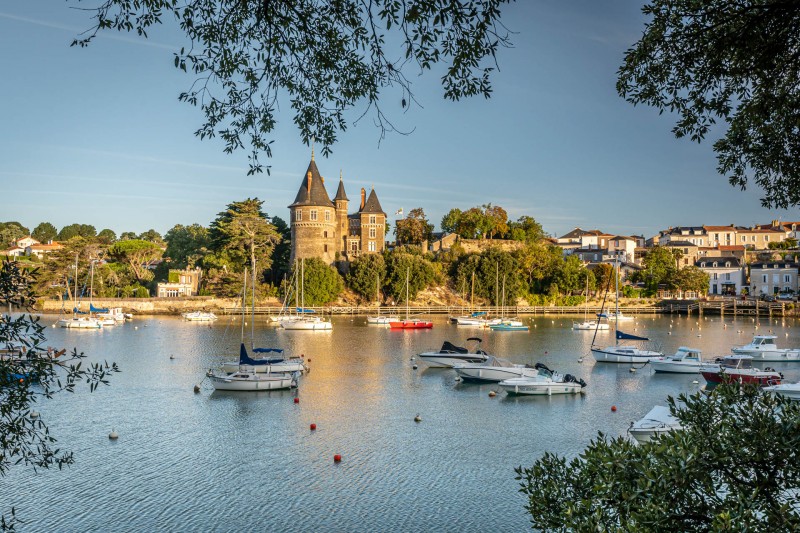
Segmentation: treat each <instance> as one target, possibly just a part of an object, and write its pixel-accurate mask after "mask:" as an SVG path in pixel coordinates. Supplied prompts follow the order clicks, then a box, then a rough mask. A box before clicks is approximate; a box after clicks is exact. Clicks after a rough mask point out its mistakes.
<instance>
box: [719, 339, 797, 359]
mask: <svg viewBox="0 0 800 533" xmlns="http://www.w3.org/2000/svg"><path fill="white" fill-rule="evenodd" d="M776 338H777V337H776V336H775V335H756V336H754V337H753V341H752V342H751V343H750V344H746V345H744V346H736V347H734V348H731V351H732V352H733V353H735V354H738V355H749V356H750V357H752V358H753V359H754V360H756V361H764V362H768V363H780V362H786V361H800V348H778V347H777V346H776V345H775V339H776Z"/></svg>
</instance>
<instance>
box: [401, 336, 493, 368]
mask: <svg viewBox="0 0 800 533" xmlns="http://www.w3.org/2000/svg"><path fill="white" fill-rule="evenodd" d="M467 342H475V343H476V344H475V348H474V351H470V350H469V349H467V348H464V347H461V346H455V345H454V344H451V343H450V342H448V341H444V344H442V347H441V348H440V349H439V351H436V352H423V353H421V354H418V355H417V357H419V358H420V359H421V360H422V361H425V362H426V363H427V364H428V366H430V367H434V368H452V367H453V365H455V364H458V363H484V362H486V361H487V360H488V359H489V354H487V353H486V352H484V351H483V350H479V349H478V346H479V345H480V343H481V342H482V339H479V338H477V337H470V338H469V339H467Z"/></svg>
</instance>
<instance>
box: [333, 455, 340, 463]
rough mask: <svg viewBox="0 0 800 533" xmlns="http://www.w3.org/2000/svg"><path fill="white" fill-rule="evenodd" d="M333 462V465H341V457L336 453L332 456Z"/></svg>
mask: <svg viewBox="0 0 800 533" xmlns="http://www.w3.org/2000/svg"><path fill="white" fill-rule="evenodd" d="M333 462H334V463H341V462H342V456H341V455H339V454H338V453H337V454H336V455H334V456H333Z"/></svg>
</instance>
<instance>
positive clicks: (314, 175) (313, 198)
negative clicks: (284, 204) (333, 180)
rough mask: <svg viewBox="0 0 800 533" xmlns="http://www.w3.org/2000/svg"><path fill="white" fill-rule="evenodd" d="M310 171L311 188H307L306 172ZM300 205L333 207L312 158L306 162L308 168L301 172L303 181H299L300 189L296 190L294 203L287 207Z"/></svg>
mask: <svg viewBox="0 0 800 533" xmlns="http://www.w3.org/2000/svg"><path fill="white" fill-rule="evenodd" d="M309 172H311V190H310V191H309V190H308V173H309ZM301 205H314V206H320V207H335V206H334V205H333V202H331V198H330V196H328V191H326V190H325V183H323V181H322V176H321V175H320V173H319V170H317V164H316V163H315V162H314V159H313V158H312V159H311V162H310V163H309V164H308V170H307V171H306V173H305V174H303V181H302V182H301V183H300V190H299V191H297V196H296V197H295V199H294V203H292V205H290V206H289V207H290V208H291V207H297V206H301Z"/></svg>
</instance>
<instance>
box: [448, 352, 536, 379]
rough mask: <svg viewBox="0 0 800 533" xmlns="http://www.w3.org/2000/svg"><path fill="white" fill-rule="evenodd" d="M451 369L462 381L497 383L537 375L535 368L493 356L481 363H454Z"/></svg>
mask: <svg viewBox="0 0 800 533" xmlns="http://www.w3.org/2000/svg"><path fill="white" fill-rule="evenodd" d="M537 364H538V363H537ZM453 369H454V370H455V371H456V374H458V375H459V376H460V377H461V379H463V380H464V381H489V382H497V381H503V380H504V379H511V378H518V377H521V376H535V375H537V374H539V371H538V370H537V369H536V368H535V367H531V366H528V365H518V364H514V363H512V362H511V361H508V360H506V359H501V358H499V357H495V356H493V355H489V356H488V359H487V360H486V361H484V362H482V363H456V364H454V365H453Z"/></svg>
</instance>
